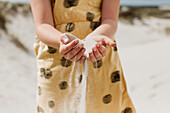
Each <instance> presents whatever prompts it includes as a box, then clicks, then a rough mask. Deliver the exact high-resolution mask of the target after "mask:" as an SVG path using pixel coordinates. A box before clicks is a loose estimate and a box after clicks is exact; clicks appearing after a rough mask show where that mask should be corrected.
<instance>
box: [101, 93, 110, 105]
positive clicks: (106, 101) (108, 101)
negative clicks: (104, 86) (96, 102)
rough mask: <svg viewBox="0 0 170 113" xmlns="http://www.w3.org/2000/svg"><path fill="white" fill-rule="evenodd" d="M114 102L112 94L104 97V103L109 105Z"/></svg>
mask: <svg viewBox="0 0 170 113" xmlns="http://www.w3.org/2000/svg"><path fill="white" fill-rule="evenodd" d="M111 101H112V95H111V94H107V95H105V96H104V97H103V103H105V104H108V103H110V102H111Z"/></svg>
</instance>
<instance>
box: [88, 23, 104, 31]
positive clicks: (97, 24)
mask: <svg viewBox="0 0 170 113" xmlns="http://www.w3.org/2000/svg"><path fill="white" fill-rule="evenodd" d="M100 24H101V22H90V29H91V30H95V29H96V28H97V27H99V26H100Z"/></svg>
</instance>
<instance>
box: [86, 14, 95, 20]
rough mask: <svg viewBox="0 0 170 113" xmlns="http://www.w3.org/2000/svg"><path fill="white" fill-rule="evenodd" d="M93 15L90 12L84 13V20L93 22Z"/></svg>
mask: <svg viewBox="0 0 170 113" xmlns="http://www.w3.org/2000/svg"><path fill="white" fill-rule="evenodd" d="M94 16H95V15H94V14H93V13H91V12H87V13H86V19H87V20H88V21H93V19H94Z"/></svg>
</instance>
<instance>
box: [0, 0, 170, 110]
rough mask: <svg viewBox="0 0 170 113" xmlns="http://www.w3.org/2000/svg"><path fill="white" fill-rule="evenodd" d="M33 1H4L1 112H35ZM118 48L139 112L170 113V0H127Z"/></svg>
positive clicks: (0, 1)
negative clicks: (31, 4) (31, 3)
mask: <svg viewBox="0 0 170 113" xmlns="http://www.w3.org/2000/svg"><path fill="white" fill-rule="evenodd" d="M34 40H35V29H34V23H33V17H32V13H31V8H30V5H29V0H9V1H7V0H0V113H35V111H36V91H37V86H36V83H37V77H36V76H37V75H36V74H37V67H36V57H35V54H34V50H33V42H34ZM116 40H117V46H118V50H119V56H120V60H121V63H122V66H123V71H124V74H125V75H124V76H125V79H126V82H127V86H128V91H129V94H130V96H131V98H132V101H133V103H134V105H135V107H136V110H137V112H138V113H170V110H169V106H170V96H169V93H170V82H169V81H170V0H121V7H120V15H119V26H118V31H117V33H116Z"/></svg>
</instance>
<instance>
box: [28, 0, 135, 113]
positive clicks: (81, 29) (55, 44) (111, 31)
mask: <svg viewBox="0 0 170 113" xmlns="http://www.w3.org/2000/svg"><path fill="white" fill-rule="evenodd" d="M30 3H31V8H32V13H33V17H34V23H35V30H36V36H37V37H36V40H35V42H34V50H35V54H36V57H37V67H38V72H37V74H38V76H37V78H38V84H37V88H38V94H37V113H65V112H64V110H65V109H66V107H65V106H64V105H65V104H64V102H65V101H64V99H65V98H66V95H69V96H68V101H67V103H69V102H71V101H72V100H71V97H72V96H74V94H75V92H76V88H77V87H76V84H77V82H76V81H77V80H78V81H79V82H78V83H79V84H78V87H79V86H80V85H81V82H82V79H83V77H84V75H83V74H82V63H84V62H85V60H86V57H85V56H84V52H85V51H86V48H85V47H84V44H83V43H79V40H78V39H76V38H74V37H73V35H74V36H76V37H78V38H79V39H81V40H83V39H85V40H88V39H92V40H94V41H96V42H98V43H97V44H95V46H94V47H93V48H92V51H91V52H90V53H89V58H88V59H87V60H88V62H87V63H88V69H89V70H88V77H87V90H86V113H136V111H135V108H134V106H133V103H132V101H131V99H130V97H129V95H128V91H127V86H126V82H125V79H124V73H123V71H122V66H121V63H120V59H119V55H118V49H117V47H116V40H115V37H114V35H115V33H116V30H117V24H118V14H119V4H120V1H119V0H51V1H50V0H30ZM63 33H70V35H69V34H67V35H63ZM75 46H76V47H75ZM77 70H78V71H77ZM77 72H78V73H77ZM71 73H72V75H70V74H71ZM69 88H71V89H72V91H71V92H69V90H68V89H69ZM80 97H81V95H80ZM80 97H79V98H76V100H75V101H77V104H79V99H80ZM66 113H79V112H78V111H71V110H70V111H69V112H66Z"/></svg>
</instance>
